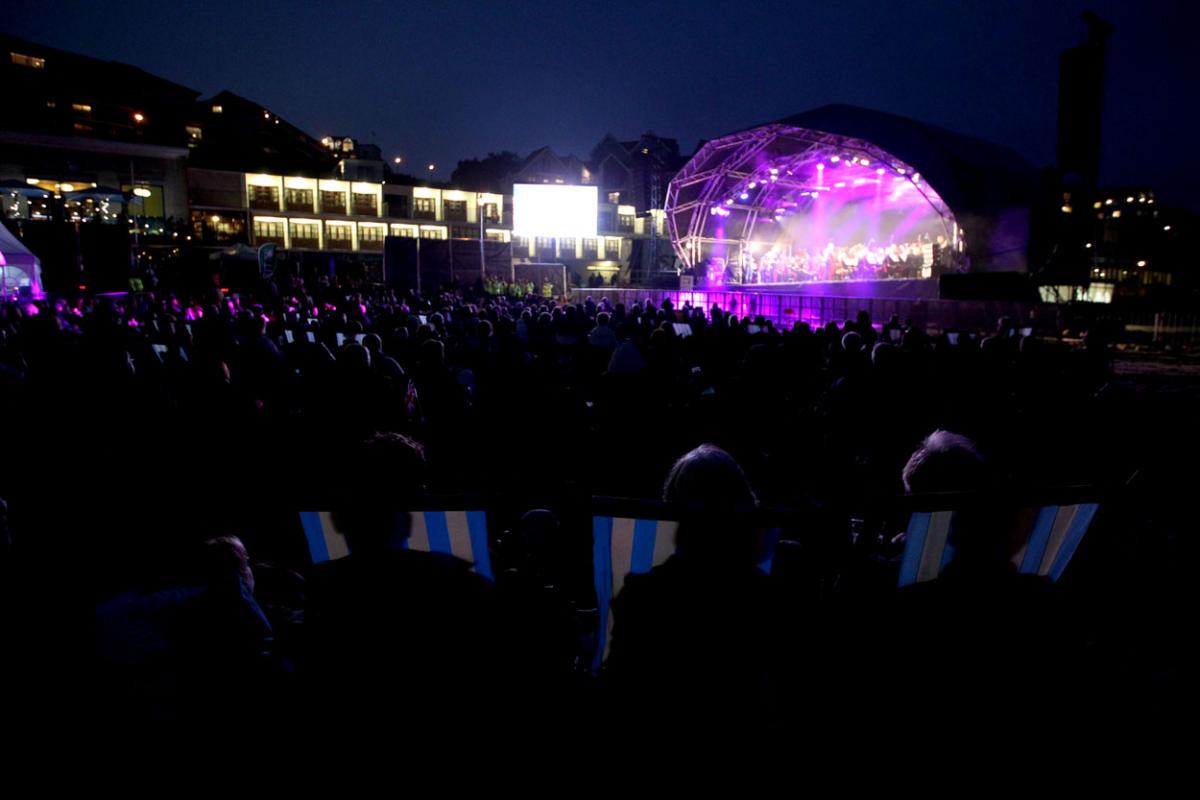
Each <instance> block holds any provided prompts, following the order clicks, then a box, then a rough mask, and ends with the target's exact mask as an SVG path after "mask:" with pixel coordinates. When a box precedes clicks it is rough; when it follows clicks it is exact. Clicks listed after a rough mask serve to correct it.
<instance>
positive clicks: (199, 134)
mask: <svg viewBox="0 0 1200 800" xmlns="http://www.w3.org/2000/svg"><path fill="white" fill-rule="evenodd" d="M183 129H184V130H185V131H187V135H188V138H190V139H191V140H192V141H193V142H198V141H200V140H201V139H202V138H204V131H202V130H200V129H199V128H197V127H196V126H195V125H184V126H183Z"/></svg>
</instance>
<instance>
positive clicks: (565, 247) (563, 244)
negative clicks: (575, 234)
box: [558, 239, 575, 257]
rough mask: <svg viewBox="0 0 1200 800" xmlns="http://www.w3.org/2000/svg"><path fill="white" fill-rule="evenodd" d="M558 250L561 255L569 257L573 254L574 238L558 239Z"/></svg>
mask: <svg viewBox="0 0 1200 800" xmlns="http://www.w3.org/2000/svg"><path fill="white" fill-rule="evenodd" d="M558 251H559V252H560V253H562V254H563V256H566V257H570V256H573V255H575V240H574V239H559V240H558Z"/></svg>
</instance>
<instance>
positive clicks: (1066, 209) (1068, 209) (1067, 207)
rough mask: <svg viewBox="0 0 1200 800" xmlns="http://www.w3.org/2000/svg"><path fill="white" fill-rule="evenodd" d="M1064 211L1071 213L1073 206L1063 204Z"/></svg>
mask: <svg viewBox="0 0 1200 800" xmlns="http://www.w3.org/2000/svg"><path fill="white" fill-rule="evenodd" d="M1062 212H1063V213H1064V214H1070V213H1071V207H1070V206H1063V207H1062Z"/></svg>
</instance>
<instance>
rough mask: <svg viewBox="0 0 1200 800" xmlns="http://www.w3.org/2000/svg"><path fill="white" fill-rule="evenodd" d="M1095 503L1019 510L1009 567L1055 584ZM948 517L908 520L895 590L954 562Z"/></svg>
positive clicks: (926, 514)
mask: <svg viewBox="0 0 1200 800" xmlns="http://www.w3.org/2000/svg"><path fill="white" fill-rule="evenodd" d="M1099 508H1100V505H1099V503H1073V504H1067V505H1041V506H1034V507H1029V508H1026V509H1023V510H1022V512H1021V513H1020V514H1019V515H1018V523H1017V524H1018V525H1020V526H1021V528H1022V529H1023V530H1024V533H1023V544H1022V545H1021V548H1020V549H1019V550H1018V551H1017V553H1016V554H1015V555H1014V556H1013V565H1014V566H1015V567H1016V568H1017V569H1018V571H1020V572H1021V573H1023V574H1026V575H1042V576H1044V577H1048V578H1050V580H1052V581H1057V580H1058V579H1059V578H1060V577H1061V576H1062V574H1063V572H1064V571H1065V570H1066V568H1067V564H1069V563H1070V561H1071V557H1072V556H1074V555H1075V551H1076V550H1077V549H1078V548H1079V543H1080V542H1082V541H1083V537H1084V534H1086V533H1087V531H1088V528H1089V527H1090V526H1091V524H1092V520H1093V519H1094V518H1095V516H1096V512H1097V510H1099ZM954 516H955V512H954V511H916V512H914V513H913V515H912V516H911V517H910V518H909V521H908V530H907V532H906V533H907V537H906V539H905V543H904V555H903V556H902V557H901V561H900V577H899V581H898V585H900V586H908V585H909V584H913V583H921V582H923V581H930V580H933V579H934V578H936V577H937V576H938V575H940V574H941V572H942V568H943V567H945V566H946V564H948V563H950V561H951V559H953V558H954V545H953V544H951V543H950V541H949V539H950V534H951V532H952V531H953V530H954Z"/></svg>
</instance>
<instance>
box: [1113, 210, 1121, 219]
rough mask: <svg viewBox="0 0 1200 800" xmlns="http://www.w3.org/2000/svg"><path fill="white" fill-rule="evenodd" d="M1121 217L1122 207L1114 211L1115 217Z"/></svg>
mask: <svg viewBox="0 0 1200 800" xmlns="http://www.w3.org/2000/svg"><path fill="white" fill-rule="evenodd" d="M1120 217H1121V209H1117V210H1116V211H1114V212H1113V219H1119V218H1120Z"/></svg>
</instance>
